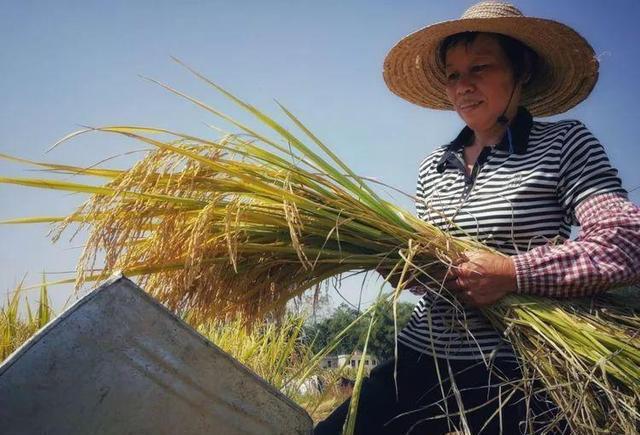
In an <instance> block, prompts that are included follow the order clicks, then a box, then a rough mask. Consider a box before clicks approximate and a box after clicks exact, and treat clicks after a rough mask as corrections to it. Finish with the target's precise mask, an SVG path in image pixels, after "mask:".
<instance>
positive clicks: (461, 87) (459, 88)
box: [456, 74, 475, 95]
mask: <svg viewBox="0 0 640 435" xmlns="http://www.w3.org/2000/svg"><path fill="white" fill-rule="evenodd" d="M474 88H475V83H474V82H473V79H471V78H470V77H469V75H467V74H461V75H460V77H459V78H458V82H457V83H456V92H457V93H458V94H459V95H462V94H466V93H468V92H471V91H473V89H474Z"/></svg>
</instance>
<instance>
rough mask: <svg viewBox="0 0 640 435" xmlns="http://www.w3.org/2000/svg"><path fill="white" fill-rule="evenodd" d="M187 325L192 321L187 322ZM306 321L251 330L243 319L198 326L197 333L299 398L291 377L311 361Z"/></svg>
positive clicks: (282, 322)
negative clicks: (305, 337) (303, 328)
mask: <svg viewBox="0 0 640 435" xmlns="http://www.w3.org/2000/svg"><path fill="white" fill-rule="evenodd" d="M186 320H187V322H189V321H190V320H189V319H188V318H187V319H186ZM303 324H304V318H303V317H295V316H289V315H287V316H285V317H284V318H282V319H278V320H277V321H266V322H261V323H259V324H257V325H252V327H249V326H248V325H247V323H246V321H244V319H242V318H241V317H236V318H233V319H230V320H228V321H222V320H212V321H206V322H203V323H199V324H195V325H194V327H195V328H196V330H197V331H198V332H199V333H201V334H202V335H204V336H205V337H207V338H208V339H209V340H211V342H213V343H215V344H216V345H217V346H218V347H220V348H221V349H222V350H224V351H225V352H227V353H228V354H230V355H231V356H233V357H234V358H235V359H237V360H238V361H240V362H241V363H242V364H244V365H246V366H247V367H249V368H251V369H252V370H253V371H254V372H255V373H256V374H258V375H259V376H260V377H262V378H263V379H264V380H266V381H267V382H269V383H270V384H271V385H273V386H274V387H276V388H277V389H279V390H283V391H285V392H286V393H288V394H289V395H291V396H295V390H293V389H291V388H286V387H287V386H289V385H292V383H291V382H290V381H291V377H292V376H293V375H294V374H295V373H296V372H298V371H299V370H300V369H301V368H302V367H306V366H307V365H308V364H309V360H310V359H311V357H312V355H311V349H310V348H309V346H308V345H307V344H305V343H304V342H303V337H302V327H303Z"/></svg>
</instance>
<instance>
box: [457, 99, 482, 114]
mask: <svg viewBox="0 0 640 435" xmlns="http://www.w3.org/2000/svg"><path fill="white" fill-rule="evenodd" d="M480 104H482V101H474V102H468V103H463V104H460V105H458V110H459V111H461V112H470V111H472V110H474V109H475V108H477V107H478V106H479V105H480Z"/></svg>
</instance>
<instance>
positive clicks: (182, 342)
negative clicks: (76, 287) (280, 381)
mask: <svg viewBox="0 0 640 435" xmlns="http://www.w3.org/2000/svg"><path fill="white" fill-rule="evenodd" d="M311 432H312V421H311V419H310V418H309V416H308V414H307V413H306V412H305V411H304V410H303V409H302V408H300V407H299V406H297V405H296V404H295V403H293V402H292V401H291V400H289V399H288V398H286V397H285V396H284V395H282V394H281V393H280V392H279V391H277V390H276V389H274V388H273V387H272V386H270V385H269V384H267V383H266V382H265V381H264V380H263V379H261V378H260V377H258V376H257V375H255V374H254V373H252V372H251V371H250V370H249V369H247V368H246V367H245V366H243V365H242V364H240V363H239V362H238V361H236V360H234V359H233V358H232V357H231V356H229V355H228V354H226V353H224V352H223V351H222V350H220V349H219V348H218V347H217V346H215V345H214V344H212V343H211V342H209V341H207V339H205V338H204V337H203V336H201V335H200V334H198V333H197V332H195V331H194V330H193V329H192V328H191V327H190V326H188V325H187V324H185V323H184V322H183V321H182V320H180V319H179V318H177V317H176V316H175V315H173V314H172V313H171V312H170V311H168V310H167V309H166V308H165V307H163V306H162V305H160V304H159V303H158V302H156V301H155V300H153V299H152V298H151V297H150V296H149V295H147V294H146V293H145V292H144V291H143V290H141V289H140V288H139V287H137V286H136V285H135V284H134V283H133V282H131V281H130V280H128V279H127V278H124V277H122V276H117V277H114V278H112V279H111V280H109V281H108V282H106V283H105V284H103V285H102V286H100V287H99V288H97V289H96V290H94V291H92V292H91V293H90V294H88V295H87V296H86V297H84V298H82V299H81V300H79V301H78V302H77V303H76V304H74V305H73V306H72V307H70V308H69V309H67V310H66V311H64V312H63V313H62V314H61V315H60V316H58V317H57V318H56V319H54V320H53V321H52V322H50V323H49V324H48V325H46V326H45V327H44V328H43V329H41V330H40V331H39V332H38V333H37V334H36V335H35V336H33V337H32V338H31V339H30V340H29V341H27V342H26V343H25V344H24V345H23V346H21V347H20V348H19V349H18V350H17V351H16V352H15V353H13V354H12V355H11V356H10V357H9V358H8V359H7V360H6V361H5V362H4V363H3V364H2V365H0V433H2V434H7V435H8V434H21V435H23V434H65V435H68V434H118V435H120V434H308V433H311Z"/></svg>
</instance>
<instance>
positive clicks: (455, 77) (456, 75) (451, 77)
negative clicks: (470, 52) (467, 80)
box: [447, 73, 460, 82]
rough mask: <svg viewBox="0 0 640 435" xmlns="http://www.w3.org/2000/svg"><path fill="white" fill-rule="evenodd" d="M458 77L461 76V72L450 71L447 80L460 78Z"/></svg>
mask: <svg viewBox="0 0 640 435" xmlns="http://www.w3.org/2000/svg"><path fill="white" fill-rule="evenodd" d="M458 77H460V74H458V73H449V74H447V80H448V81H450V82H452V81H454V80H458Z"/></svg>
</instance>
